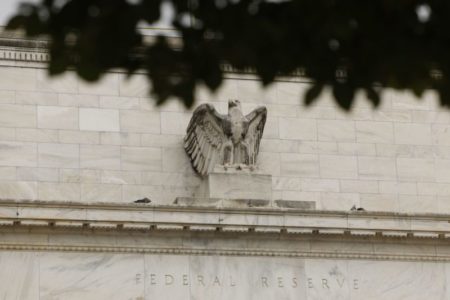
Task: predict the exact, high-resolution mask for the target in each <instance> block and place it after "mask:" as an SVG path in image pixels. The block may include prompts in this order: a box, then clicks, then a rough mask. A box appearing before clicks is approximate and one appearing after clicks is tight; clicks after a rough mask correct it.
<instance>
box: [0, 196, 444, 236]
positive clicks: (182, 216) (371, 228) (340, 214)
mask: <svg viewBox="0 0 450 300" xmlns="http://www.w3.org/2000/svg"><path fill="white" fill-rule="evenodd" d="M227 203H233V202H229V201H227V200H222V201H219V202H215V203H214V204H208V203H205V204H204V205H197V206H180V205H148V204H135V203H127V204H122V203H120V204H119V203H81V202H54V201H17V200H1V201H0V224H3V225H16V226H32V225H39V226H52V227H54V226H74V227H83V228H85V227H92V228H95V227H99V228H103V227H108V228H117V229H123V228H129V229H133V228H136V229H139V230H142V229H152V230H155V229H182V230H193V231H195V230H216V231H237V232H239V231H246V232H248V231H250V232H261V233H264V232H267V233H269V232H270V233H273V232H280V233H313V234H314V233H321V234H341V235H347V236H348V235H357V236H360V235H377V236H400V237H406V238H408V237H410V238H413V237H428V238H440V239H442V238H447V237H450V223H449V222H450V215H448V214H407V213H394V212H371V211H362V212H353V211H321V210H305V209H295V208H275V207H270V206H267V207H246V206H245V205H240V206H237V207H236V205H234V206H233V205H229V204H227ZM243 203H244V204H245V202H243ZM241 204H242V203H241Z"/></svg>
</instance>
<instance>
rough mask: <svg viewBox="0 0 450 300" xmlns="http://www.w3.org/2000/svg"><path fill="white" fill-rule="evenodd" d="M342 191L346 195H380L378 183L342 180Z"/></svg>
mask: <svg viewBox="0 0 450 300" xmlns="http://www.w3.org/2000/svg"><path fill="white" fill-rule="evenodd" d="M341 191H342V192H345V193H378V192H379V186H378V181H372V180H341Z"/></svg>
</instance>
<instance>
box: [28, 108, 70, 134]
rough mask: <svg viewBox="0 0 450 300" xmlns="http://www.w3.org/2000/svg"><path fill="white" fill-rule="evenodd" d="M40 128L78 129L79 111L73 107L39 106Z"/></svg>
mask: <svg viewBox="0 0 450 300" xmlns="http://www.w3.org/2000/svg"><path fill="white" fill-rule="evenodd" d="M37 115H38V128H48V129H78V109H77V108H73V107H59V106H38V110H37Z"/></svg>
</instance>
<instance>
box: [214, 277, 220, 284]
mask: <svg viewBox="0 0 450 300" xmlns="http://www.w3.org/2000/svg"><path fill="white" fill-rule="evenodd" d="M215 284H217V285H218V286H220V281H219V278H218V277H217V276H215V277H214V282H213V285H215Z"/></svg>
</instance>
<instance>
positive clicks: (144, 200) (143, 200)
mask: <svg viewBox="0 0 450 300" xmlns="http://www.w3.org/2000/svg"><path fill="white" fill-rule="evenodd" d="M150 202H152V200H150V199H148V198H147V197H146V198H142V199H139V200H136V201H134V203H150Z"/></svg>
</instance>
